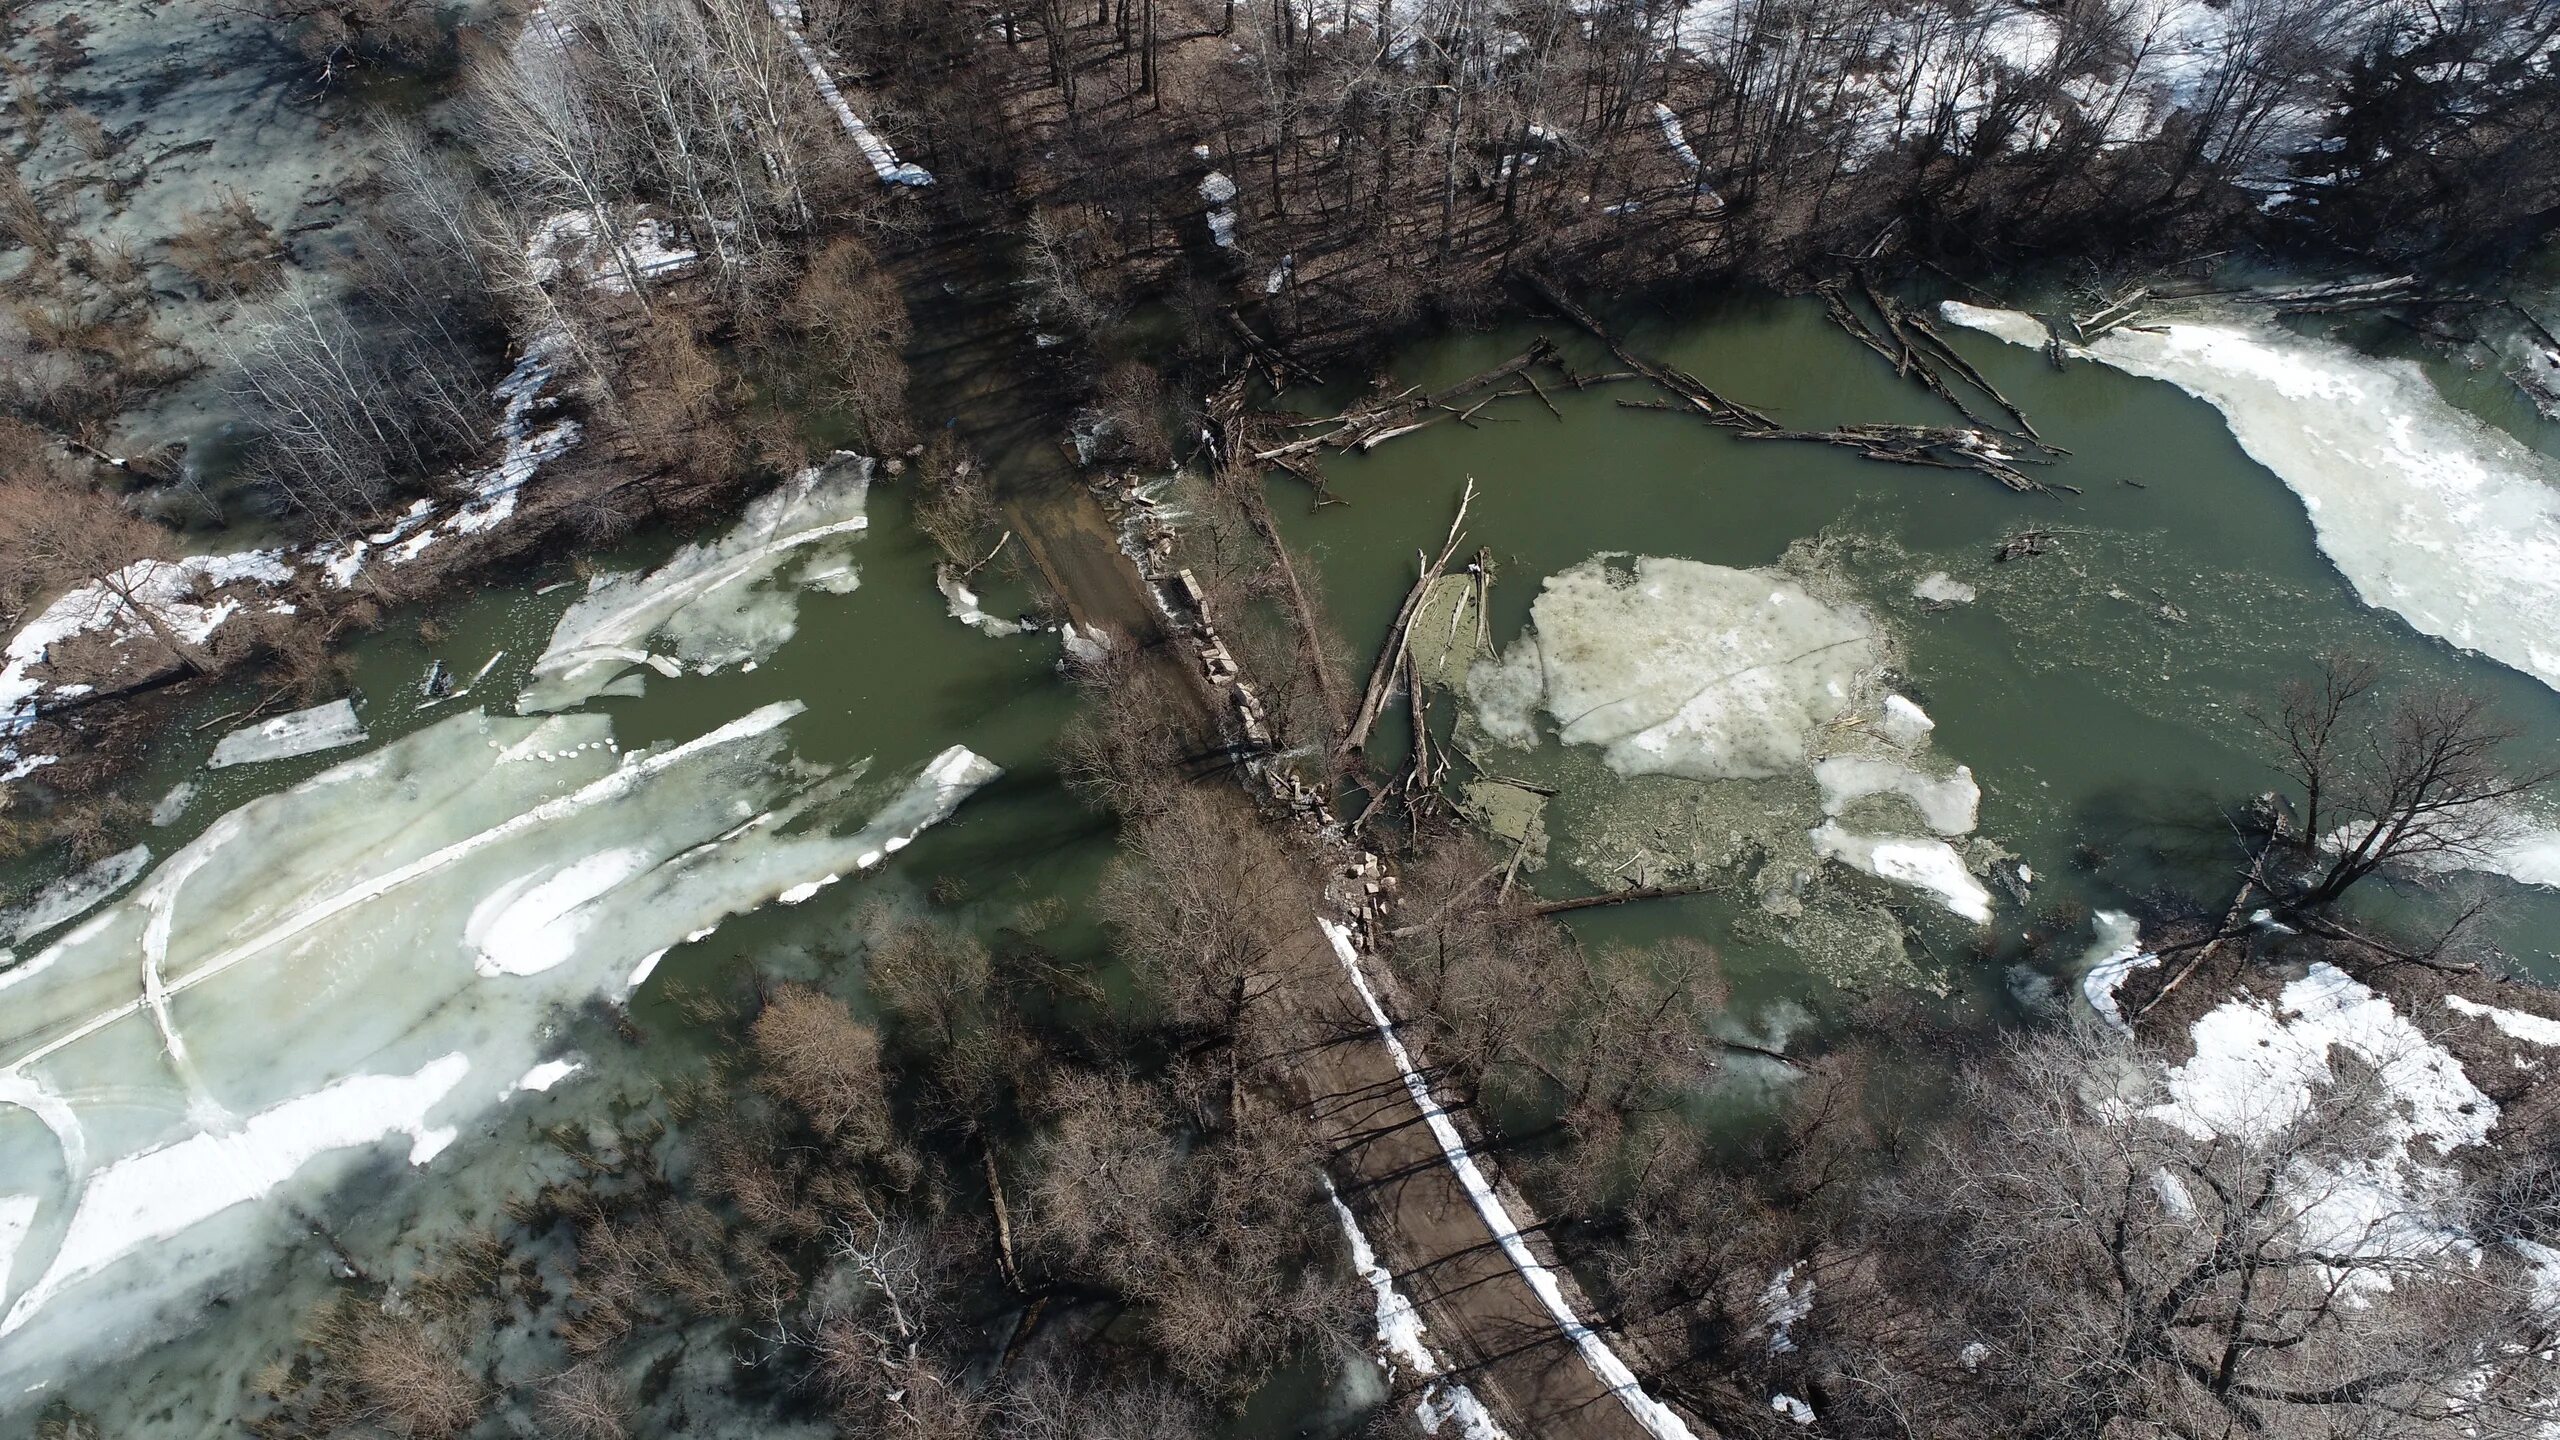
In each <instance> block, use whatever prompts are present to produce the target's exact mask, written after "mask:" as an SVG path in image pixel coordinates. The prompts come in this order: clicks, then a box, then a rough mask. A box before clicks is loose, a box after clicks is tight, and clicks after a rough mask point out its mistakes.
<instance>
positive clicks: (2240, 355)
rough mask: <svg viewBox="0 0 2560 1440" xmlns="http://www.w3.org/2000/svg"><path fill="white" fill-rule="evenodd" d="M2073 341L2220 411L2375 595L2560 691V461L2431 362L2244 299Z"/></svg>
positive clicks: (1986, 319) (2361, 591)
mask: <svg viewBox="0 0 2560 1440" xmlns="http://www.w3.org/2000/svg"><path fill="white" fill-rule="evenodd" d="M1940 310H1941V313H1942V314H1943V315H1944V316H1945V317H1946V318H1947V320H1949V321H1950V322H1951V323H1954V324H1958V325H1963V326H1966V327H1968V328H1970V329H1974V330H1979V331H1982V332H1983V333H1985V334H1988V335H1993V336H1996V337H1998V338H1999V339H2002V340H2005V341H2008V342H2009V343H2011V344H2017V345H2034V346H2041V345H2042V344H2044V343H2045V337H2044V327H2043V325H2042V324H2041V323H2039V322H2037V321H2036V320H2034V319H2033V318H2032V317H2029V316H2025V315H2021V314H2018V313H2017V312H2015V311H2006V310H1992V309H1986V308H1984V307H1981V306H1975V305H1966V304H1963V303H1962V302H1959V301H1948V302H1946V303H1945V304H1943V305H1942V306H1941V307H1940ZM2068 348H2069V350H2070V353H2072V354H2075V355H2078V356H2081V357H2082V358H2085V359H2090V360H2095V361H2098V362H2100V363H2102V364H2105V365H2108V366H2110V367H2112V368H2114V369H2117V370H2120V371H2123V372H2124V373H2126V374H2129V375H2138V376H2142V377H2144V378H2147V379H2152V380H2159V381H2163V382H2166V383H2168V384H2170V385H2174V386H2176V387H2177V388H2178V389H2180V390H2182V391H2184V392H2186V393H2187V394H2189V395H2192V396H2194V397H2195V398H2197V399H2199V400H2202V401H2203V402H2205V403H2206V404H2208V405H2211V406H2212V407H2213V408H2214V409H2215V410H2217V411H2219V412H2220V413H2221V415H2222V417H2223V420H2224V422H2225V424H2226V425H2228V427H2229V428H2230V431H2231V435H2232V438H2233V439H2234V440H2236V441H2238V442H2239V444H2240V448H2241V449H2243V450H2244V451H2246V452H2248V454H2249V457H2250V458H2251V459H2252V460H2255V461H2256V462H2257V463H2258V464H2259V465H2260V466H2262V467H2264V468H2265V469H2266V470H2268V471H2269V472H2271V473H2273V474H2274V475H2275V477H2276V478H2277V479H2278V480H2279V481H2281V482H2283V484H2284V486H2285V488H2286V489H2288V490H2290V491H2292V492H2293V493H2294V495H2295V497H2296V498H2297V499H2298V500H2299V501H2300V502H2301V504H2302V507H2303V509H2304V511H2305V512H2306V513H2307V514H2308V515H2309V517H2310V520H2311V529H2312V533H2313V536H2314V538H2315V539H2316V541H2317V542H2318V544H2319V547H2320V551H2321V553H2322V554H2323V555H2325V556H2327V557H2328V559H2329V562H2330V564H2332V565H2333V566H2335V567H2336V568H2337V570H2338V573H2339V574H2341V575H2343V576H2344V577H2346V580H2347V583H2348V585H2349V586H2350V587H2351V588H2352V589H2353V590H2354V591H2355V594H2356V597H2357V598H2358V599H2359V600H2361V601H2362V602H2363V603H2364V604H2366V605H2368V606H2371V607H2373V608H2375V609H2382V610H2389V611H2391V612H2393V613H2394V614H2397V615H2399V616H2400V617H2401V618H2402V619H2403V620H2405V621H2407V622H2408V623H2409V625H2410V626H2411V627H2412V628H2414V629H2416V630H2418V631H2420V632H2422V633H2425V634H2428V635H2433V636H2435V637H2437V638H2439V639H2441V640H2444V641H2446V642H2447V643H2449V644H2452V645H2455V646H2457V647H2460V648H2462V649H2465V650H2471V651H2476V652H2478V653H2479V654H2482V655H2486V656H2488V657H2489V658H2490V659H2492V660H2495V661H2498V662H2499V663H2500V664H2503V665H2507V666H2510V667H2512V668H2514V669H2517V670H2521V671H2523V672H2524V673H2525V674H2527V675H2530V676H2532V677H2534V678H2535V679H2537V680H2540V681H2541V682H2542V683H2543V684H2545V685H2548V686H2551V687H2553V688H2555V689H2560V640H2554V639H2553V638H2552V636H2553V631H2554V628H2555V626H2560V466H2555V465H2554V464H2553V463H2552V462H2551V461H2550V460H2548V459H2547V458H2545V457H2543V456H2541V455H2539V454H2537V453H2535V452H2534V451H2532V450H2529V449H2527V448H2526V447H2525V446H2524V445H2522V444H2520V443H2518V442H2517V441H2516V440H2515V439H2514V438H2513V437H2512V436H2509V435H2507V434H2506V433H2504V432H2503V431H2500V430H2497V429H2495V428H2493V427H2492V426H2490V425H2488V424H2486V423H2485V422H2483V421H2481V420H2479V419H2477V418H2475V417H2473V416H2471V415H2470V414H2468V413H2466V412H2464V411H2462V410H2460V409H2458V408H2456V407H2455V406H2454V405H2453V404H2451V403H2450V402H2448V401H2447V400H2446V399H2445V398H2444V396H2443V395H2442V394H2441V393H2439V392H2438V391H2437V389H2436V387H2435V384H2434V382H2433V381H2431V380H2429V379H2428V378H2427V376H2426V375H2425V373H2424V372H2423V371H2421V370H2420V369H2419V368H2418V367H2417V366H2415V365H2414V364H2411V363H2408V362H2406V361H2396V360H2381V359H2376V358H2374V357H2373V356H2370V355H2366V354H2364V353H2362V352H2360V351H2357V350H2354V349H2351V348H2349V347H2347V346H2345V345H2341V344H2337V343H2335V342H2331V341H2325V340H2315V339H2309V338H2305V337H2303V336H2299V335H2295V334H2292V333H2290V332H2288V331H2283V330H2279V329H2275V328H2273V327H2271V326H2268V325H2266V324H2265V323H2264V322H2262V321H2260V320H2257V319H2255V318H2252V317H2249V316H2247V315H2244V314H2241V313H2239V312H2236V311H2215V312H2207V315H2206V319H2205V320H2201V321H2200V320H2182V321H2179V322H2176V323H2171V324H2162V325H2156V326H2145V327H2144V328H2143V329H2140V330H2133V329H2118V330H2112V331H2109V332H2107V333H2106V334H2104V335H2101V336H2100V337H2098V338H2097V339H2096V340H2093V341H2091V342H2090V343H2089V344H2088V345H2086V346H2071V347H2068Z"/></svg>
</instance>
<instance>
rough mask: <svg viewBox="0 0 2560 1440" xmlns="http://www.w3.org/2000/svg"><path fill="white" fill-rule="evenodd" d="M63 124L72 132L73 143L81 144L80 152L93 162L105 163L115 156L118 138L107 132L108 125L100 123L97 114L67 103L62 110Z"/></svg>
mask: <svg viewBox="0 0 2560 1440" xmlns="http://www.w3.org/2000/svg"><path fill="white" fill-rule="evenodd" d="M62 125H63V128H64V129H66V130H69V131H70V132H71V143H73V144H74V145H77V146H79V147H80V153H81V154H83V155H86V156H87V157H89V160H90V162H91V163H92V164H103V163H104V162H106V161H108V160H111V159H113V158H115V153H116V150H117V148H118V146H117V144H116V138H115V137H114V136H112V135H110V134H108V133H107V127H106V126H104V125H101V124H99V123H98V117H97V116H95V115H92V114H90V113H89V112H88V111H86V110H83V109H81V108H80V107H79V106H77V105H66V106H64V107H63V110H62Z"/></svg>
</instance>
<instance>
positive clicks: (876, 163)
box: [769, 0, 933, 186]
mask: <svg viewBox="0 0 2560 1440" xmlns="http://www.w3.org/2000/svg"><path fill="white" fill-rule="evenodd" d="M769 5H770V8H771V9H772V11H773V18H774V20H775V22H776V24H777V25H778V26H779V27H780V28H781V30H782V38H783V39H784V40H786V41H788V42H790V45H791V51H792V53H793V54H794V55H797V56H798V57H799V58H800V64H801V67H802V68H803V69H805V70H807V71H808V72H809V80H810V83H812V84H814V85H816V86H817V87H818V98H819V99H820V100H823V101H825V102H826V106H827V108H828V109H829V110H831V111H833V112H835V117H836V123H837V124H839V125H842V126H843V127H844V133H845V134H847V135H850V136H852V137H853V143H854V144H855V146H857V147H858V148H860V149H861V151H862V158H863V159H865V160H867V161H869V162H871V170H872V173H873V174H876V175H878V176H879V177H880V183H881V184H883V185H905V186H924V185H930V184H932V183H933V172H931V171H929V170H927V169H925V168H924V167H923V166H921V165H916V164H911V163H909V162H908V161H904V160H901V159H899V158H898V152H897V151H895V150H892V149H890V148H889V142H888V141H886V140H883V139H881V138H880V136H879V134H878V132H876V131H874V130H873V129H872V128H871V126H870V125H869V124H868V123H866V122H865V121H864V120H863V118H862V117H861V116H860V115H857V114H855V113H854V109H853V106H852V105H851V104H850V103H848V102H847V101H846V100H845V98H844V91H843V90H842V89H841V88H839V87H838V86H837V84H836V77H835V76H834V74H832V73H831V72H830V71H829V70H828V69H827V65H826V62H825V61H824V60H822V59H820V58H819V56H818V52H817V50H816V49H815V48H814V47H812V46H811V45H810V44H809V41H808V39H807V37H805V36H803V35H802V34H801V33H800V18H801V17H800V6H799V4H798V3H797V0H769Z"/></svg>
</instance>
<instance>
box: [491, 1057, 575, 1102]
mask: <svg viewBox="0 0 2560 1440" xmlns="http://www.w3.org/2000/svg"><path fill="white" fill-rule="evenodd" d="M585 1068H587V1067H586V1063H585V1062H584V1061H581V1060H574V1059H565V1060H545V1061H543V1062H542V1063H541V1064H539V1065H536V1066H534V1067H533V1068H532V1069H530V1070H527V1071H526V1072H524V1073H523V1074H522V1075H519V1076H517V1077H516V1083H515V1084H513V1085H511V1086H509V1087H507V1088H508V1092H509V1093H510V1094H512V1093H514V1092H516V1091H519V1090H531V1091H534V1092H536V1093H540V1092H543V1091H547V1090H549V1089H550V1088H551V1087H552V1086H554V1085H557V1084H559V1083H560V1082H561V1081H563V1080H566V1079H568V1078H569V1077H570V1076H572V1075H575V1074H577V1073H578V1072H579V1071H581V1070H583V1069H585Z"/></svg>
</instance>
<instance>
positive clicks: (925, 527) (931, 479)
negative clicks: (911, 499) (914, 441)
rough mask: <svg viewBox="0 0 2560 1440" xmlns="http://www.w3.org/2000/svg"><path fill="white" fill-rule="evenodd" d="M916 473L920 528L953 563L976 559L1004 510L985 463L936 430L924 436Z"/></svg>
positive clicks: (947, 432) (917, 513)
mask: <svg viewBox="0 0 2560 1440" xmlns="http://www.w3.org/2000/svg"><path fill="white" fill-rule="evenodd" d="M915 473H916V528H917V529H919V530H921V531H923V532H924V534H925V538H926V539H928V540H931V541H932V542H933V543H934V545H935V546H936V547H937V548H939V549H940V550H941V551H942V555H943V558H944V559H946V560H949V561H950V562H951V563H952V564H954V565H971V564H975V563H976V562H977V560H978V558H979V557H980V556H981V555H983V554H985V553H986V549H987V546H988V544H989V543H990V541H989V540H988V538H987V537H988V536H989V535H991V534H993V533H994V531H995V528H996V525H997V522H998V521H999V519H1001V517H1002V513H1003V512H1002V511H1001V510H999V509H998V508H997V505H996V497H995V486H994V483H993V482H992V481H991V480H990V479H989V477H988V475H987V470H986V467H985V466H984V465H981V464H979V463H978V457H977V456H975V455H972V454H970V453H968V452H967V451H966V450H963V449H962V448H960V444H959V442H958V441H956V440H954V439H952V438H951V432H949V431H948V430H937V431H935V432H934V433H933V436H932V438H930V439H928V440H926V441H925V447H924V453H923V454H922V455H920V456H918V457H917V459H916V466H915Z"/></svg>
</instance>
